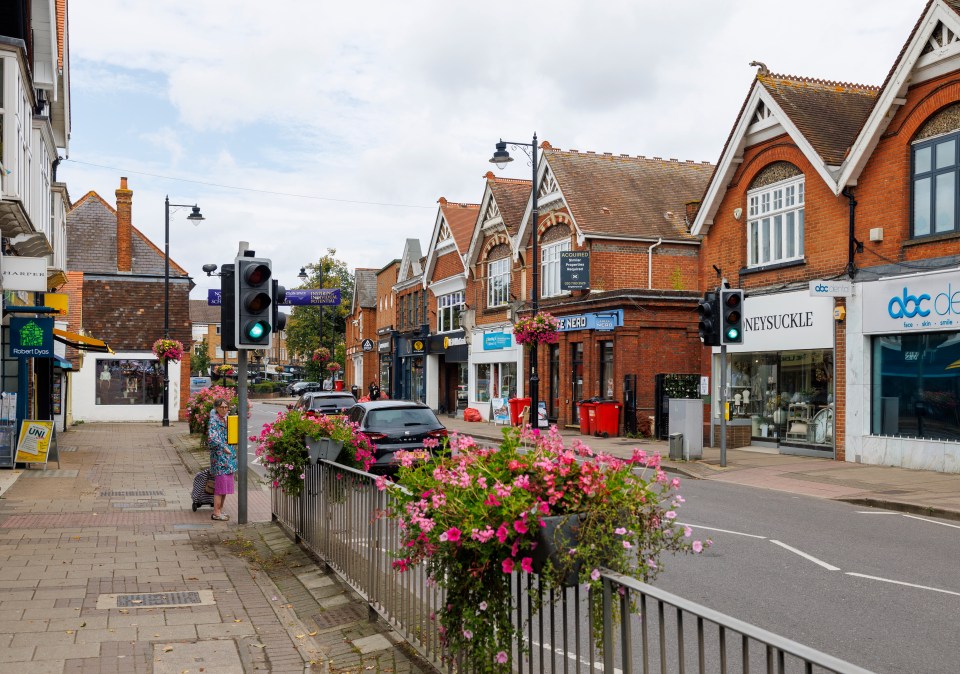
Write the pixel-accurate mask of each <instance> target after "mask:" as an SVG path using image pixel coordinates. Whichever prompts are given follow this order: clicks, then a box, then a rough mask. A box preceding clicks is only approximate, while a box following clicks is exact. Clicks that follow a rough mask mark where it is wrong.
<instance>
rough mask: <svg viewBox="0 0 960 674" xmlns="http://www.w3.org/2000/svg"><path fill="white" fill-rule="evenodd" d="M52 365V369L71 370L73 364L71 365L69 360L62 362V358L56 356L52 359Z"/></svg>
mask: <svg viewBox="0 0 960 674" xmlns="http://www.w3.org/2000/svg"><path fill="white" fill-rule="evenodd" d="M53 365H54V367H59V368H60V369H61V370H72V369H73V363H71V362H70V361H69V360H64V359H63V358H61V357H60V356H57V355H54V357H53Z"/></svg>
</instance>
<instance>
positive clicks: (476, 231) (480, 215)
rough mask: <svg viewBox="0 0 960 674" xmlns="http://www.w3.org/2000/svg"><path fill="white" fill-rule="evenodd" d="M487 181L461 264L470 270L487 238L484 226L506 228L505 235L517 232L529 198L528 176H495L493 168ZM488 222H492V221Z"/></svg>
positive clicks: (529, 184)
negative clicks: (526, 178)
mask: <svg viewBox="0 0 960 674" xmlns="http://www.w3.org/2000/svg"><path fill="white" fill-rule="evenodd" d="M484 178H485V179H486V185H485V186H484V189H483V198H482V199H481V200H480V208H479V210H478V212H477V219H476V222H475V223H474V225H473V232H472V234H471V236H470V245H469V247H468V248H467V253H466V257H465V258H464V267H465V268H466V270H469V269H470V267H471V266H472V265H473V263H474V262H476V259H477V256H478V255H479V254H480V249H481V248H482V247H483V241H484V239H485V238H486V234H485V233H484V227H491V226H493V227H496V228H499V229H501V230H503V231H504V232H506V234H507V236H508V237H511V238H512V237H513V236H514V235H516V233H517V231H519V229H520V220H521V218H522V217H523V209H524V207H525V206H526V204H527V202H528V201H529V200H530V186H531V185H532V184H533V182H532V181H530V180H519V179H517V178H498V177H497V176H496V174H494V172H493V171H487V173H486V175H485V176H484ZM491 223H494V224H493V225H491Z"/></svg>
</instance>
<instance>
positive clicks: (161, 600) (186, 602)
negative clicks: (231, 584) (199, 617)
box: [97, 590, 215, 609]
mask: <svg viewBox="0 0 960 674" xmlns="http://www.w3.org/2000/svg"><path fill="white" fill-rule="evenodd" d="M213 603H215V602H214V601H213V590H198V591H196V592H190V591H188V592H145V593H142V594H101V595H100V596H99V597H97V608H98V609H105V608H164V607H177V606H206V605H209V604H213Z"/></svg>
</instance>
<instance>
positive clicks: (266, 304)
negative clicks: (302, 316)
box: [235, 257, 275, 349]
mask: <svg viewBox="0 0 960 674" xmlns="http://www.w3.org/2000/svg"><path fill="white" fill-rule="evenodd" d="M272 265H273V263H272V262H271V261H270V260H268V259H266V258H246V257H238V258H237V260H236V269H235V277H236V283H235V287H236V297H235V300H236V326H235V330H236V347H237V348H238V349H263V348H266V347H269V346H270V341H271V339H270V338H271V335H272V334H273V327H272V325H271V319H272V316H273V310H272V309H271V307H272V306H273V305H274V304H275V302H274V299H273V292H274V283H273V282H272V281H271V278H270V277H271V276H272V275H273V271H272Z"/></svg>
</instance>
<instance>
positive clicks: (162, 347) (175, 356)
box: [153, 339, 183, 363]
mask: <svg viewBox="0 0 960 674" xmlns="http://www.w3.org/2000/svg"><path fill="white" fill-rule="evenodd" d="M153 355H154V356H156V357H157V360H159V361H160V362H161V363H166V362H168V361H169V362H171V363H178V362H180V359H181V358H183V342H181V341H179V340H176V339H158V340H157V341H155V342H154V343H153Z"/></svg>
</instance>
